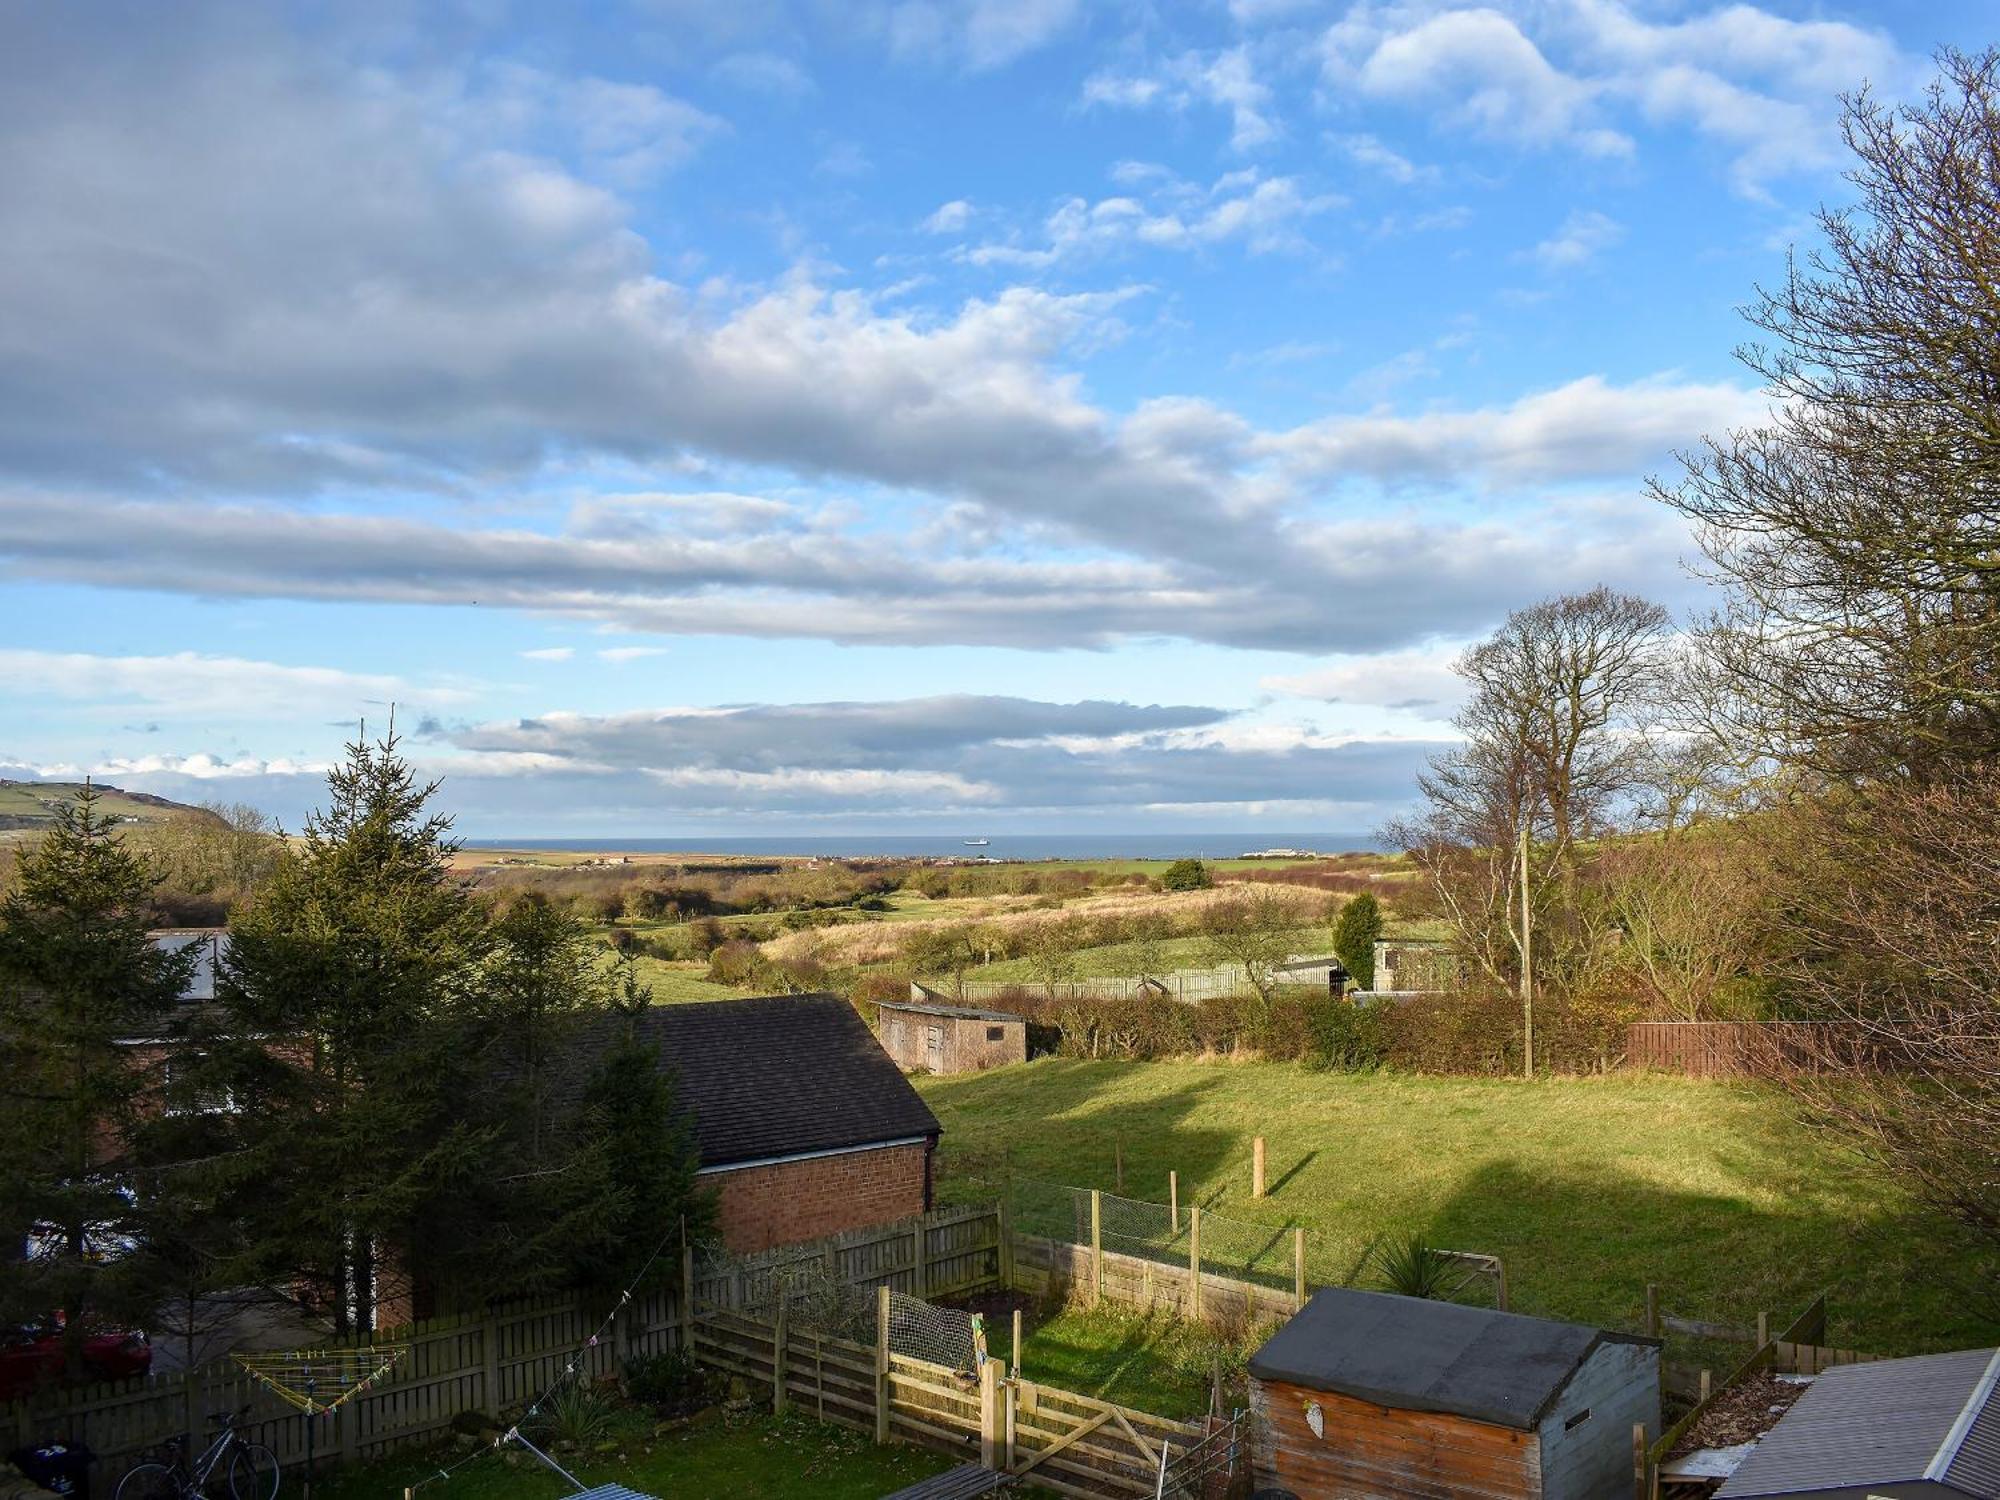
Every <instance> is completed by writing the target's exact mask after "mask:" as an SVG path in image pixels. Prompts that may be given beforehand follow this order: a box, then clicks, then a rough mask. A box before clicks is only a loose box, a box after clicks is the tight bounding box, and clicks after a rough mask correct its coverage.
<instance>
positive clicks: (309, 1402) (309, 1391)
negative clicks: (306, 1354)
mask: <svg viewBox="0 0 2000 1500" xmlns="http://www.w3.org/2000/svg"><path fill="white" fill-rule="evenodd" d="M316 1415H317V1413H316V1412H314V1411H313V1378H312V1376H311V1375H310V1374H308V1375H307V1376H306V1485H305V1490H306V1495H305V1500H312V1495H313V1418H314V1417H315V1416H316Z"/></svg>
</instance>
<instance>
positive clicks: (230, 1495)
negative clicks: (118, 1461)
mask: <svg viewBox="0 0 2000 1500" xmlns="http://www.w3.org/2000/svg"><path fill="white" fill-rule="evenodd" d="M249 1410H250V1408H249V1407H247V1406H246V1407H244V1408H243V1409H242V1410H241V1411H234V1412H226V1411H225V1412H214V1411H212V1412H210V1413H209V1414H208V1420H209V1421H211V1422H213V1423H215V1424H216V1425H217V1427H218V1428H219V1429H220V1430H219V1431H217V1433H216V1434H215V1436H214V1437H213V1438H212V1439H210V1441H209V1444H208V1446H207V1447H206V1448H204V1449H202V1450H201V1455H200V1456H199V1457H198V1458H196V1459H195V1461H194V1463H193V1464H192V1465H190V1464H189V1463H188V1462H187V1449H188V1439H187V1438H184V1437H180V1438H174V1439H172V1440H171V1441H170V1442H169V1443H168V1444H167V1448H168V1449H169V1451H170V1452H171V1453H172V1454H173V1462H171V1463H158V1462H153V1463H143V1464H137V1465H135V1466H134V1467H133V1468H131V1469H129V1470H127V1471H126V1474H125V1477H124V1478H123V1479H121V1480H119V1481H118V1493H117V1496H116V1500H277V1494H278V1480H279V1472H278V1456H277V1454H275V1453H273V1452H272V1451H271V1450H270V1449H269V1448H266V1447H265V1446H264V1445H263V1444H262V1443H248V1442H245V1441H243V1439H241V1438H240V1437H238V1436H237V1429H236V1424H237V1423H239V1422H241V1421H242V1420H243V1417H244V1415H245V1413H247V1412H248V1411H249Z"/></svg>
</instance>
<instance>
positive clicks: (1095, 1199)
mask: <svg viewBox="0 0 2000 1500" xmlns="http://www.w3.org/2000/svg"><path fill="white" fill-rule="evenodd" d="M1103 1296H1104V1195H1103V1194H1102V1193H1100V1192H1098V1191H1097V1189H1096V1188H1092V1189H1091V1190H1090V1305H1091V1306H1092V1307H1095V1306H1097V1304H1098V1301H1099V1300H1100V1299H1101V1298H1102V1297H1103Z"/></svg>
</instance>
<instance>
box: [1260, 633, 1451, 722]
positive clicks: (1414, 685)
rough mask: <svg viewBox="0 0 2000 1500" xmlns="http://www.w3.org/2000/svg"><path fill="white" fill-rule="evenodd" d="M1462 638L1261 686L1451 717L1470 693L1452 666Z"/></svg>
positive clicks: (1338, 664) (1277, 678)
mask: <svg viewBox="0 0 2000 1500" xmlns="http://www.w3.org/2000/svg"><path fill="white" fill-rule="evenodd" d="M1463 649H1464V647H1463V645H1462V644H1455V645H1439V646H1428V647H1423V648H1419V649H1416V650H1410V651H1385V652H1381V653H1379V654H1377V655H1374V656H1350V657H1346V658H1343V659H1342V660H1340V661H1337V662H1333V663H1330V664H1328V665H1326V666H1321V667H1315V668H1313V669H1312V670H1311V671H1307V672H1297V673H1287V674H1279V675H1274V676H1269V677H1265V678H1262V679H1261V680H1260V682H1259V686H1261V687H1263V688H1264V689H1265V690H1266V691H1268V692H1273V693H1281V694H1283V695H1284V696H1286V697H1289V698H1310V699H1314V700H1316V701H1319V702H1324V703H1351V704H1362V705H1367V706H1370V707H1375V708H1391V709H1402V710H1407V711H1409V712H1412V713H1417V714H1419V715H1421V716H1422V717H1424V718H1426V719H1433V720H1437V719H1444V718H1448V717H1449V716H1450V715H1451V713H1452V711H1453V710H1454V709H1456V708H1457V706H1458V704H1459V703H1460V701H1461V700H1462V699H1463V698H1464V697H1465V683H1464V681H1463V680H1462V679H1461V678H1460V677H1459V676H1458V675H1457V674H1456V673H1455V672H1453V671H1452V669H1451V666H1452V663H1453V662H1454V661H1455V660H1457V658H1458V654H1459V652H1460V651H1461V650H1463Z"/></svg>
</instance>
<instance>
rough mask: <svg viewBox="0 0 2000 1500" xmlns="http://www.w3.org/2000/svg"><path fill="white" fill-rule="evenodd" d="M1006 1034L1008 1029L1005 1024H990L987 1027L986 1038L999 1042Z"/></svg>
mask: <svg viewBox="0 0 2000 1500" xmlns="http://www.w3.org/2000/svg"><path fill="white" fill-rule="evenodd" d="M1006 1035H1007V1029H1006V1028H1005V1027H1004V1026H989V1027H987V1028H986V1040H987V1041H989V1042H997V1041H999V1040H1000V1039H1001V1038H1002V1037H1004V1036H1006Z"/></svg>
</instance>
